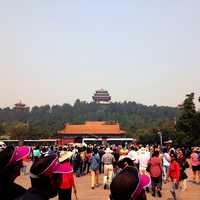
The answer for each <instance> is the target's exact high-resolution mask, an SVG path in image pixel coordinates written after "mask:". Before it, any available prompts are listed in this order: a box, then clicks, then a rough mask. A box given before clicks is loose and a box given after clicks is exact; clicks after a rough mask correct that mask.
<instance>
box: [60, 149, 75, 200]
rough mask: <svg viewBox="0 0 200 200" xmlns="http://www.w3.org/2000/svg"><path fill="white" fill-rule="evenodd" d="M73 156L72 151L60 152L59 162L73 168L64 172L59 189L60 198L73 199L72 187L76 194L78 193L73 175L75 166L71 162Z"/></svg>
mask: <svg viewBox="0 0 200 200" xmlns="http://www.w3.org/2000/svg"><path fill="white" fill-rule="evenodd" d="M71 157H72V152H71V151H61V152H60V158H59V162H60V163H61V164H63V166H64V167H65V168H67V169H71V172H69V173H65V174H62V178H61V183H60V186H59V190H58V198H59V200H71V196H72V188H73V191H74V194H75V196H76V195H77V192H76V185H75V181H74V176H73V167H72V164H71V163H70V160H71Z"/></svg>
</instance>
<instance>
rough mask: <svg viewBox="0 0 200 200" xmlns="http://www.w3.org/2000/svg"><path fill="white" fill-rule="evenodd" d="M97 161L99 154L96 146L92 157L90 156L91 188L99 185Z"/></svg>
mask: <svg viewBox="0 0 200 200" xmlns="http://www.w3.org/2000/svg"><path fill="white" fill-rule="evenodd" d="M99 163H100V156H99V153H98V150H97V148H94V149H93V153H92V157H91V165H90V169H91V188H92V189H94V187H95V186H98V185H99Z"/></svg>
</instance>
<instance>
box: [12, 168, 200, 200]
mask: <svg viewBox="0 0 200 200" xmlns="http://www.w3.org/2000/svg"><path fill="white" fill-rule="evenodd" d="M188 174H189V175H191V171H190V170H188ZM102 181H103V176H102V175H101V176H100V183H101V184H100V185H99V187H98V188H95V189H94V190H92V189H91V187H90V175H86V176H83V177H80V178H76V182H77V190H78V198H79V200H108V197H109V190H104V189H103V185H102ZM16 182H18V183H19V184H21V185H23V186H24V187H26V188H28V187H30V179H29V176H28V175H21V176H20V177H19V178H17V180H16ZM187 183H188V189H187V190H186V191H184V192H181V200H200V184H196V183H193V182H192V181H191V176H189V178H188V181H187ZM162 194H163V197H162V198H159V197H152V196H151V195H150V194H148V195H147V196H148V198H147V199H148V200H153V199H160V200H167V199H169V198H170V197H171V196H170V192H169V184H164V185H163V190H162ZM53 200H57V198H54V199H53Z"/></svg>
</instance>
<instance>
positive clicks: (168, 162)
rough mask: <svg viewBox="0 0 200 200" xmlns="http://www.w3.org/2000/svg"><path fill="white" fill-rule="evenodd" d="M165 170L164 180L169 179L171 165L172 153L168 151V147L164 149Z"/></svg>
mask: <svg viewBox="0 0 200 200" xmlns="http://www.w3.org/2000/svg"><path fill="white" fill-rule="evenodd" d="M162 159H163V172H164V182H166V181H167V175H168V171H169V165H170V155H169V153H168V152H167V148H164V149H163V157H162Z"/></svg>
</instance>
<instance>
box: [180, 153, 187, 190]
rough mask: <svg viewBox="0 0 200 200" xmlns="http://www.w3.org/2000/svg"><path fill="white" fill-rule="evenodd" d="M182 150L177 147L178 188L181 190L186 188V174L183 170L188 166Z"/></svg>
mask: <svg viewBox="0 0 200 200" xmlns="http://www.w3.org/2000/svg"><path fill="white" fill-rule="evenodd" d="M183 152H184V151H182V150H181V149H179V150H178V151H177V161H178V163H179V165H180V168H181V169H180V179H179V181H180V188H181V190H182V191H185V190H186V189H187V178H188V176H187V174H186V172H185V170H186V169H187V168H189V163H188V162H187V160H186V158H185V154H184V153H183Z"/></svg>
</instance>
